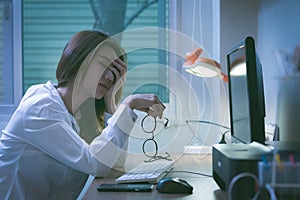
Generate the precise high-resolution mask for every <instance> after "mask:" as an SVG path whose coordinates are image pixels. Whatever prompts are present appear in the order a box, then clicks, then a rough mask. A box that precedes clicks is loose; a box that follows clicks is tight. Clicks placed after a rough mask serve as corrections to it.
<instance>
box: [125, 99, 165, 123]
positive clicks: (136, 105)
mask: <svg viewBox="0 0 300 200" xmlns="http://www.w3.org/2000/svg"><path fill="white" fill-rule="evenodd" d="M123 103H125V104H126V105H128V106H129V107H130V108H131V109H136V110H140V111H143V112H146V113H147V114H148V115H150V116H153V117H159V118H162V115H163V112H164V110H165V108H166V106H165V105H164V104H163V103H162V102H161V101H160V100H159V98H158V97H157V96H156V95H154V94H134V95H130V96H128V97H127V98H126V99H125V100H124V101H123Z"/></svg>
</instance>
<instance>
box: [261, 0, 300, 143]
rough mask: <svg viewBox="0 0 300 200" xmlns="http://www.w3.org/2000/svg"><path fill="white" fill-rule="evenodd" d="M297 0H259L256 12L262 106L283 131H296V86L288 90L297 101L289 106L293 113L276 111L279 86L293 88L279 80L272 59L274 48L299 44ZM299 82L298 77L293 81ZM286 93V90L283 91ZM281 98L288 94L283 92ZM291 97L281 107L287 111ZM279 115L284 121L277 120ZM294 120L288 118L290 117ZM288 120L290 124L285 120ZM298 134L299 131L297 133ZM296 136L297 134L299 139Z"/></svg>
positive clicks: (299, 93) (298, 95)
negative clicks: (262, 72)
mask: <svg viewBox="0 0 300 200" xmlns="http://www.w3.org/2000/svg"><path fill="white" fill-rule="evenodd" d="M299 9H300V1H298V0H262V1H261V5H260V10H259V15H258V20H259V21H258V22H259V23H258V44H259V51H260V52H259V53H260V56H261V61H262V64H263V67H264V72H265V73H264V78H265V81H264V83H265V94H266V106H267V107H266V109H267V120H269V121H275V122H277V123H279V125H280V126H281V127H282V131H281V132H282V134H286V133H287V132H290V131H292V132H294V131H295V132H297V131H300V130H299V129H300V127H299V125H297V124H299V122H297V121H298V120H299V118H300V117H299V115H298V113H297V111H299V110H300V108H299V107H300V101H299V100H298V99H299V98H300V88H299V87H298V88H294V89H295V90H293V91H291V92H292V93H293V96H291V98H290V99H294V100H295V101H297V102H298V105H297V107H294V108H291V109H293V113H283V112H278V111H279V104H280V102H279V101H278V100H279V98H282V95H283V94H284V93H285V92H284V91H283V89H282V88H281V87H285V89H293V88H291V87H294V86H295V83H292V85H291V84H287V82H286V81H282V80H279V79H278V78H276V77H278V76H281V75H282V73H281V71H280V70H279V66H278V64H277V62H276V60H275V55H274V51H276V50H285V49H290V48H294V47H295V46H296V45H298V44H300V26H299V19H300V12H299ZM297 85H299V81H298V83H297ZM285 95H287V93H285ZM284 98H288V97H287V96H285V97H284ZM290 103H291V101H286V102H284V104H282V105H283V106H284V108H283V110H284V111H288V109H290V107H288V106H289V105H288V104H290ZM279 115H281V116H282V117H284V118H285V119H286V121H284V122H283V121H282V120H281V116H279ZM293 119H294V120H295V121H292V120H293ZM289 123H291V124H289ZM295 125H297V128H296V129H291V130H287V129H286V128H285V126H294V127H295ZM298 135H299V134H298ZM299 137H300V136H298V139H299Z"/></svg>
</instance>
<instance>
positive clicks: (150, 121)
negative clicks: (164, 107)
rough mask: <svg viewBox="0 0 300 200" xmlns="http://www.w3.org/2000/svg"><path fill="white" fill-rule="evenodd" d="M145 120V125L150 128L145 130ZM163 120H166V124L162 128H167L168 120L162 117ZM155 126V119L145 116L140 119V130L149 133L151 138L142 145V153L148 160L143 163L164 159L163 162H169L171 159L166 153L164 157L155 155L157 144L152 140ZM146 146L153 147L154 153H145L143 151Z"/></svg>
mask: <svg viewBox="0 0 300 200" xmlns="http://www.w3.org/2000/svg"><path fill="white" fill-rule="evenodd" d="M148 118H149V119H148ZM146 119H148V120H147V123H148V124H150V126H148V127H147V128H146V126H145V121H146ZM164 119H165V120H166V122H164V127H167V126H168V123H169V119H168V118H166V117H164ZM156 126H157V120H156V118H155V117H152V116H150V115H146V116H145V117H144V118H143V119H142V122H141V127H142V130H143V131H144V132H145V133H150V134H151V138H148V139H146V140H145V141H144V143H143V146H142V150H143V153H144V154H145V156H146V157H148V158H149V160H145V162H153V161H155V160H159V159H165V160H169V161H171V160H172V159H171V158H170V157H171V156H170V154H169V153H168V152H166V156H160V155H157V154H158V144H157V142H156V140H155V139H154V131H155V129H156ZM149 127H150V128H149ZM146 144H147V146H149V145H153V146H154V152H152V153H151V152H146V150H145V149H146Z"/></svg>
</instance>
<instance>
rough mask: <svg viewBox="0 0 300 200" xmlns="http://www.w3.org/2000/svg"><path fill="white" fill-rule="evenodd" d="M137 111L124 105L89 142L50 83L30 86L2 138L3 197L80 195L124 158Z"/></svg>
mask: <svg viewBox="0 0 300 200" xmlns="http://www.w3.org/2000/svg"><path fill="white" fill-rule="evenodd" d="M136 118H137V116H136V114H135V113H134V112H133V111H132V110H131V109H130V108H128V107H126V106H125V105H123V104H121V105H120V106H119V107H118V109H117V111H116V113H115V114H114V115H113V116H112V117H111V118H110V119H109V120H108V126H107V127H106V128H105V129H104V130H103V132H102V134H101V135H100V136H98V137H96V138H95V139H94V140H93V141H92V143H91V144H90V145H89V144H87V143H86V142H85V141H84V140H83V139H81V138H80V137H79V135H78V133H79V127H78V124H77V122H76V120H75V119H74V117H73V116H72V115H71V114H70V113H69V112H68V110H67V108H66V106H65V104H64V102H63V100H62V99H61V97H60V95H59V94H58V92H57V90H56V88H55V86H54V85H53V84H52V83H51V82H47V83H46V84H41V85H36V86H32V87H31V88H30V89H28V91H27V92H26V94H25V95H24V97H23V99H22V101H21V103H20V105H19V107H18V108H17V110H16V112H15V113H14V115H13V116H12V118H11V120H10V122H9V123H8V125H7V127H6V128H5V129H4V130H3V131H2V135H1V138H0V199H76V197H77V196H78V195H79V193H80V192H81V189H82V188H83V186H84V184H85V182H86V180H87V177H88V175H92V176H105V175H106V174H107V173H108V172H109V170H110V169H111V168H112V167H114V166H115V165H116V163H118V164H120V161H123V162H124V160H125V159H124V152H126V149H127V144H128V141H127V140H128V135H129V133H130V131H131V129H132V127H133V125H134V121H135V120H136Z"/></svg>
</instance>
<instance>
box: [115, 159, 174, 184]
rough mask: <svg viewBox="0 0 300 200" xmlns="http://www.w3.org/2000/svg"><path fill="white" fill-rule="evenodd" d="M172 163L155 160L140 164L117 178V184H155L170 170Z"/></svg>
mask: <svg viewBox="0 0 300 200" xmlns="http://www.w3.org/2000/svg"><path fill="white" fill-rule="evenodd" d="M173 164H174V161H168V160H157V161H154V162H144V163H140V164H138V165H137V166H135V167H134V168H132V169H131V170H129V171H127V172H126V173H125V174H123V175H122V176H120V177H119V178H117V179H116V180H115V181H116V182H117V183H139V182H148V183H157V182H158V181H159V180H160V179H161V178H163V177H164V176H165V175H166V174H167V173H168V172H169V171H171V170H172V167H173Z"/></svg>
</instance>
